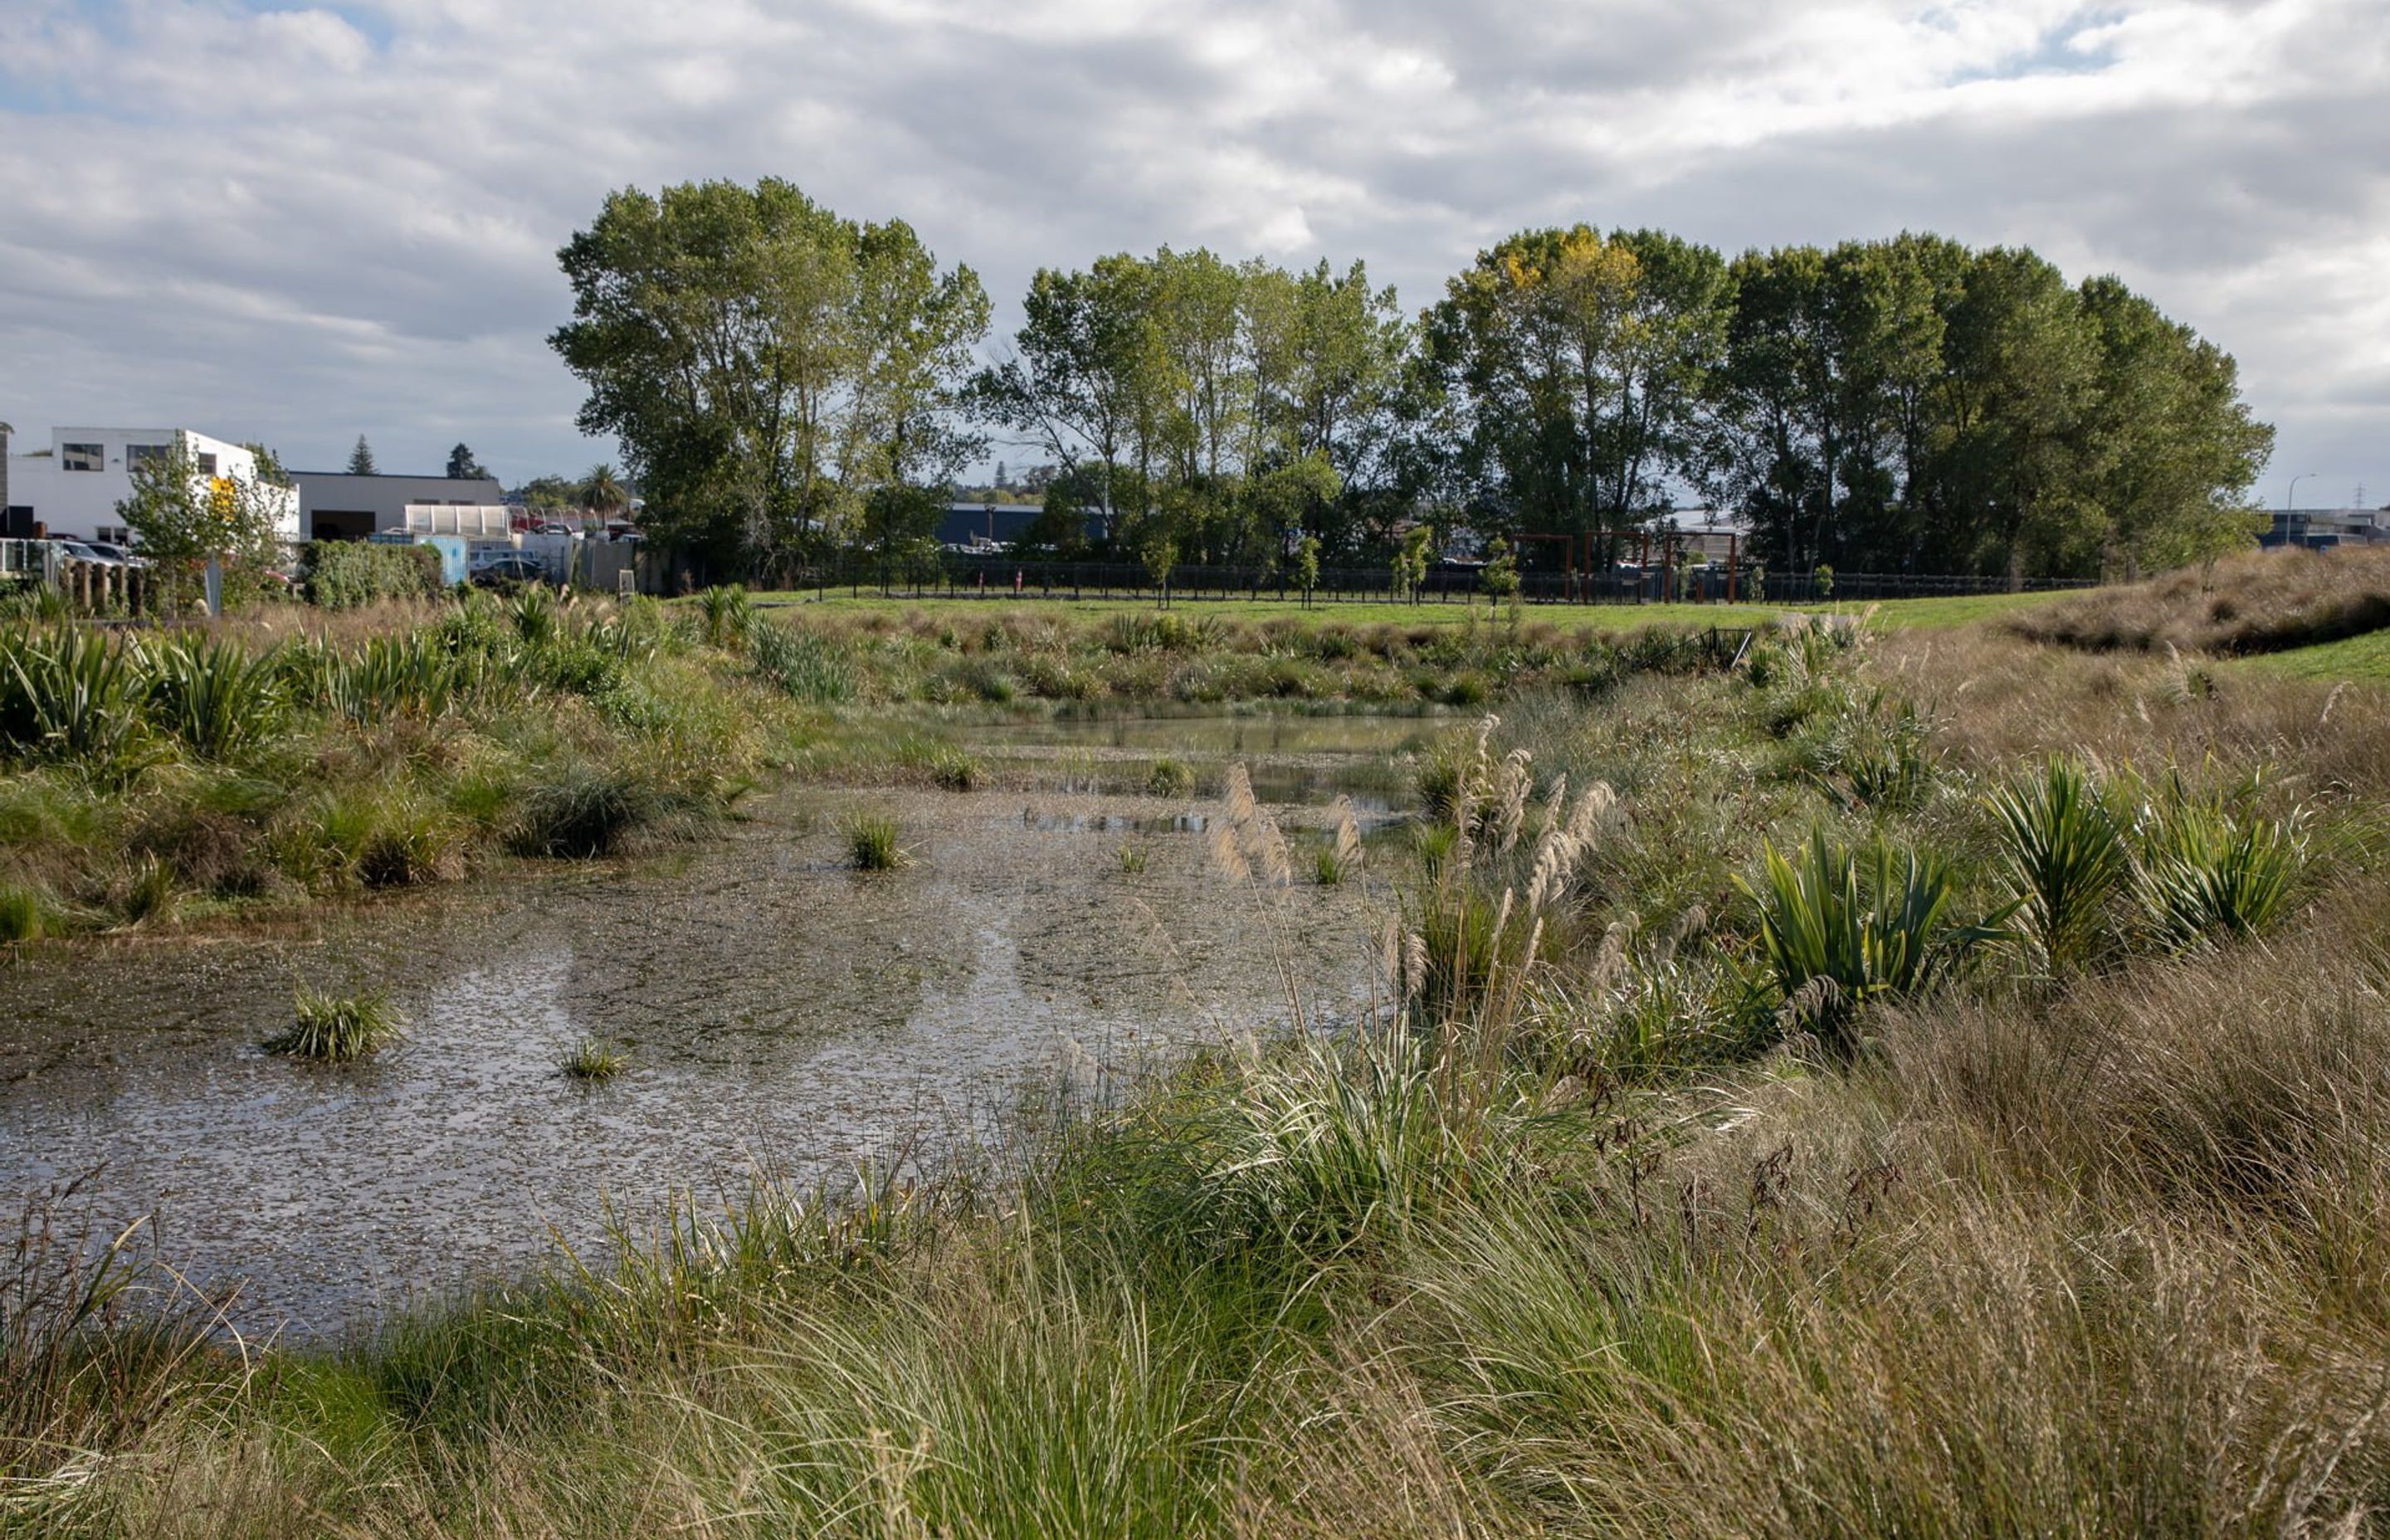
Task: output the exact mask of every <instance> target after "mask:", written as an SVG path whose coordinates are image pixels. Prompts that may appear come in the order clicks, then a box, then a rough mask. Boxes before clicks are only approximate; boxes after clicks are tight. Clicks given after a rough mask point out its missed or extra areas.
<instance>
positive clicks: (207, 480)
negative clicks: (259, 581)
mask: <svg viewBox="0 0 2390 1540" xmlns="http://www.w3.org/2000/svg"><path fill="white" fill-rule="evenodd" d="M276 468H277V469H278V465H277V467H276ZM129 474H130V477H131V480H132V483H133V487H132V492H131V494H129V495H127V496H126V497H124V498H123V499H122V500H121V501H120V502H118V503H117V505H116V516H117V518H118V519H119V520H122V522H123V524H124V526H125V527H126V528H127V529H129V530H131V531H132V532H133V536H134V540H135V544H136V545H139V547H140V550H141V554H142V556H143V557H144V558H146V559H147V560H148V562H149V563H150V566H151V569H152V570H153V571H157V572H158V573H160V574H161V576H163V577H164V578H165V580H166V584H167V590H168V593H169V595H170V597H172V599H173V602H175V603H177V604H179V603H181V602H182V601H183V600H184V599H185V598H186V597H188V595H189V592H190V590H191V588H192V587H193V585H194V584H196V583H197V581H198V579H199V573H200V571H201V569H203V568H204V567H206V566H207V564H208V563H209V562H211V561H213V562H217V563H219V564H221V566H222V567H223V569H224V571H225V573H226V574H227V576H230V577H233V578H243V577H250V578H253V577H255V576H256V575H257V574H259V573H262V572H263V571H265V570H266V569H267V568H269V567H271V566H272V565H273V563H274V560H275V558H276V557H277V556H278V555H279V554H280V550H281V544H280V536H281V520H282V514H283V512H284V511H285V510H286V509H287V508H288V507H289V492H288V490H287V489H285V488H283V487H281V486H277V485H275V484H273V483H271V482H268V481H265V480H264V479H263V477H258V478H254V479H252V478H250V477H237V476H222V475H219V476H209V475H204V474H202V473H201V472H200V470H199V463H198V462H197V461H196V460H194V459H193V458H192V457H191V454H190V451H189V450H188V448H186V445H185V443H184V441H183V438H182V436H181V435H180V434H176V435H175V436H174V438H173V441H172V442H171V443H168V444H167V446H166V452H165V453H164V454H163V455H156V456H149V457H148V458H147V459H143V460H140V461H138V462H136V463H135V465H134V466H133V467H132V468H131V471H130V472H129Z"/></svg>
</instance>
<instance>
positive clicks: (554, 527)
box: [531, 520, 581, 534]
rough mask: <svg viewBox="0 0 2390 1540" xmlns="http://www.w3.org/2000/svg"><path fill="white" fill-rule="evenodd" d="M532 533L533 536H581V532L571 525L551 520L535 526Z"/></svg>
mask: <svg viewBox="0 0 2390 1540" xmlns="http://www.w3.org/2000/svg"><path fill="white" fill-rule="evenodd" d="M531 533H533V534H579V533H581V532H580V531H579V530H576V529H574V528H573V527H572V525H570V524H559V523H557V522H555V521H554V520H550V521H549V522H547V523H545V524H540V525H536V526H534V527H533V530H532V532H531Z"/></svg>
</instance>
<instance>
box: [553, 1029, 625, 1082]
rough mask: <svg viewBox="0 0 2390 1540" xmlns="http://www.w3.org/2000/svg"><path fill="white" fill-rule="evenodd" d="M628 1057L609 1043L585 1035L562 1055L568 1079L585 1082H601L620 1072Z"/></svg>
mask: <svg viewBox="0 0 2390 1540" xmlns="http://www.w3.org/2000/svg"><path fill="white" fill-rule="evenodd" d="M629 1062H630V1061H629V1059H627V1058H626V1057H625V1056H624V1055H623V1051H622V1050H621V1049H620V1048H617V1047H615V1046H613V1045H612V1044H610V1043H601V1042H599V1041H598V1039H596V1038H594V1037H585V1038H583V1039H582V1040H581V1041H580V1042H579V1043H577V1044H575V1045H574V1046H573V1049H572V1052H571V1053H569V1054H566V1055H565V1056H564V1073H565V1077H566V1078H567V1079H569V1080H577V1081H581V1082H583V1083H584V1084H603V1083H605V1082H607V1081H610V1080H611V1079H613V1078H614V1077H615V1076H616V1075H618V1074H621V1073H622V1072H623V1068H624V1066H625V1065H627V1064H628V1063H629Z"/></svg>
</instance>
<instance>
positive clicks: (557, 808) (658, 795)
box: [512, 763, 684, 859]
mask: <svg viewBox="0 0 2390 1540" xmlns="http://www.w3.org/2000/svg"><path fill="white" fill-rule="evenodd" d="M683 805H684V804H683V803H682V802H681V801H680V800H679V799H676V798H674V797H672V796H669V795H667V794H665V793H664V792H662V790H660V789H657V788H656V787H655V786H653V785H651V784H649V781H648V780H647V779H646V778H645V777H643V776H640V775H638V774H637V773H636V772H635V771H632V770H628V769H607V768H601V767H598V766H596V765H588V764H570V763H569V764H565V765H562V766H560V767H559V768H558V769H557V770H555V771H553V772H551V773H550V775H549V776H547V778H546V779H544V780H542V781H540V782H539V783H537V784H535V785H533V786H532V787H530V788H529V789H527V790H526V791H525V792H524V794H523V798H522V809H521V815H520V820H519V822H518V824H517V826H516V828H515V830H514V834H513V839H512V844H513V846H514V849H515V851H516V853H518V854H522V855H545V856H567V857H572V858H576V859H587V858H589V857H592V856H599V855H610V854H612V853H615V852H617V851H619V850H620V849H622V848H623V844H624V843H625V842H626V841H628V840H629V839H630V838H631V836H632V835H634V834H636V833H637V832H639V831H640V830H642V829H646V828H651V827H653V826H655V825H656V824H659V823H661V822H662V820H663V819H665V818H666V817H668V816H670V815H672V814H674V813H675V812H677V811H679V810H680V809H681V807H682V806H683Z"/></svg>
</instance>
